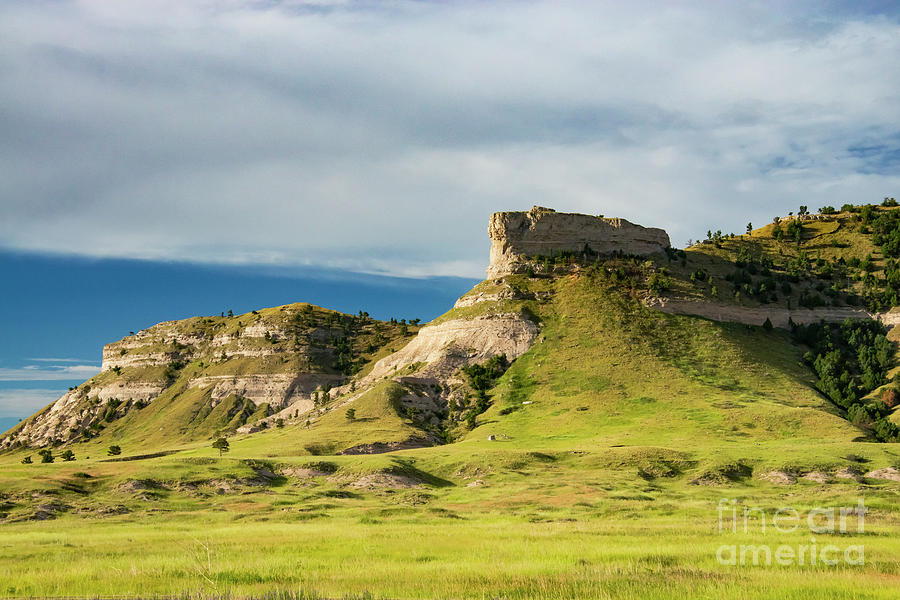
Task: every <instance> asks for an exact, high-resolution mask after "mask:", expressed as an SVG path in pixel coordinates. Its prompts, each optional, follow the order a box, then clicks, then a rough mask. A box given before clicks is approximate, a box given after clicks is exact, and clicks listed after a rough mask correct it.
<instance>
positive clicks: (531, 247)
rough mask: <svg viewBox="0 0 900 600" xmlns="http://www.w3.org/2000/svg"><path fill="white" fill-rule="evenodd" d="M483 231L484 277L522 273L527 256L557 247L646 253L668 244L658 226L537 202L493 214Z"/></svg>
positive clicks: (548, 252)
mask: <svg viewBox="0 0 900 600" xmlns="http://www.w3.org/2000/svg"><path fill="white" fill-rule="evenodd" d="M488 234H489V235H490V238H491V262H490V266H489V267H488V269H487V276H488V278H494V277H500V276H503V275H506V274H510V273H519V272H522V271H524V270H525V269H526V268H527V266H528V257H532V256H550V255H552V254H560V253H562V252H575V253H584V252H587V253H589V254H613V253H621V254H639V255H647V254H652V253H654V252H659V251H661V250H663V249H665V248H667V247H669V236H668V234H666V232H665V231H664V230H662V229H657V228H650V227H641V226H640V225H635V224H634V223H630V222H628V221H626V220H625V219H617V218H616V219H607V218H603V217H594V216H591V215H582V214H576V213H558V212H556V211H555V210H553V209H550V208H543V207H540V206H535V207H533V208H532V209H531V210H529V211H528V212H499V213H494V214H493V215H491V220H490V224H489V226H488Z"/></svg>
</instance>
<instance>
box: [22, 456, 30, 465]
mask: <svg viewBox="0 0 900 600" xmlns="http://www.w3.org/2000/svg"><path fill="white" fill-rule="evenodd" d="M22 464H23V465H30V464H31V457H30V456H26V457H25V458H23V459H22Z"/></svg>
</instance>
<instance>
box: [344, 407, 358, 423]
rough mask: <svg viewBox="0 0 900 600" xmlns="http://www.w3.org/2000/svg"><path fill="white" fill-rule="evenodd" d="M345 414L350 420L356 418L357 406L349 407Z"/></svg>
mask: <svg viewBox="0 0 900 600" xmlns="http://www.w3.org/2000/svg"><path fill="white" fill-rule="evenodd" d="M344 414H345V415H346V417H347V420H348V421H354V420H356V409H355V408H348V409H347V412H346V413H344Z"/></svg>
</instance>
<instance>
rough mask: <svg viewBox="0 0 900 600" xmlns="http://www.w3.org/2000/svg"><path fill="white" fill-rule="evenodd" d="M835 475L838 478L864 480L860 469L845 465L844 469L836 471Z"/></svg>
mask: <svg viewBox="0 0 900 600" xmlns="http://www.w3.org/2000/svg"><path fill="white" fill-rule="evenodd" d="M834 476H835V477H837V478H838V479H852V480H853V481H856V482H860V481H862V476H861V475H860V474H859V471H857V470H856V469H854V468H853V467H844V468H842V469H838V470H837V471H835V473H834Z"/></svg>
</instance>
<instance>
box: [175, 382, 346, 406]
mask: <svg viewBox="0 0 900 600" xmlns="http://www.w3.org/2000/svg"><path fill="white" fill-rule="evenodd" d="M343 379H344V377H342V376H340V375H328V374H325V373H301V374H299V375H298V374H294V373H270V374H265V375H263V374H259V375H243V376H233V375H213V376H205V377H198V378H196V379H193V380H191V382H190V387H196V388H200V389H209V388H212V389H211V392H210V394H211V398H210V399H211V401H212V403H213V405H215V404H216V403H218V402H219V401H221V400H222V399H223V398H225V397H227V396H230V395H232V394H233V395H235V396H240V397H241V398H247V399H248V400H251V401H252V402H253V403H254V404H257V405H259V404H268V405H269V406H271V407H272V408H275V409H281V408H284V407H286V406H288V405H294V406H295V407H296V408H297V409H300V408H301V406H302V407H304V408H305V410H306V411H308V410H312V408H313V402H312V400H311V399H310V396H311V394H312V393H313V391H314V390H316V389H317V388H319V387H322V386H324V385H334V384H336V383H339V382H341V381H343ZM298 403H299V404H298Z"/></svg>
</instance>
